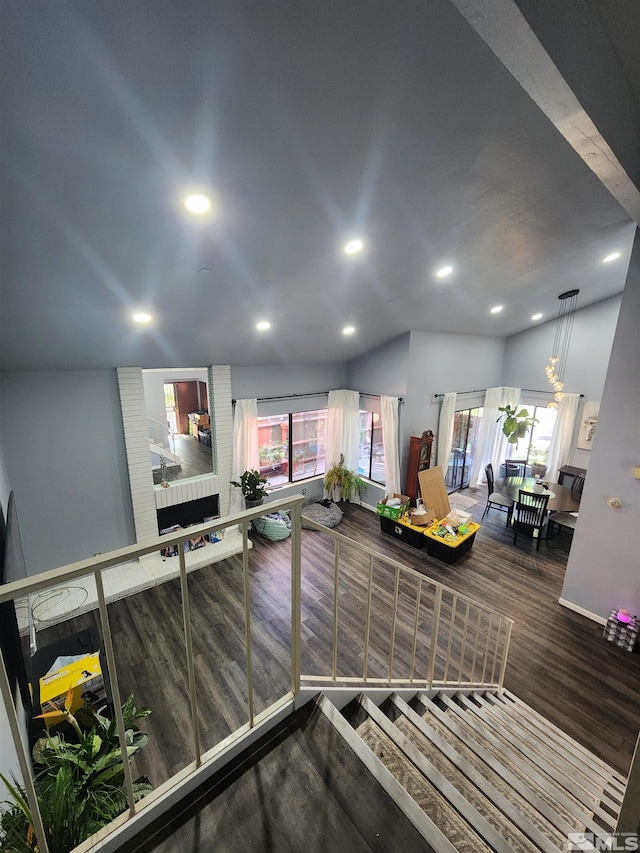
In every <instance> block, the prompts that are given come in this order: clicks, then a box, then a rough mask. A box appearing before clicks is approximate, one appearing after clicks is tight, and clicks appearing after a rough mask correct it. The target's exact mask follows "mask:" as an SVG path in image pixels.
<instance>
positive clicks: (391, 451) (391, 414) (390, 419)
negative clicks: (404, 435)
mask: <svg viewBox="0 0 640 853" xmlns="http://www.w3.org/2000/svg"><path fill="white" fill-rule="evenodd" d="M380 411H381V413H382V444H383V446H384V480H385V485H386V489H387V494H393V493H396V494H401V493H402V489H401V488H400V453H399V452H398V398H397V397H380Z"/></svg>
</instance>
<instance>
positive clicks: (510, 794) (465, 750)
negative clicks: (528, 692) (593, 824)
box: [422, 710, 575, 848]
mask: <svg viewBox="0 0 640 853" xmlns="http://www.w3.org/2000/svg"><path fill="white" fill-rule="evenodd" d="M422 718H423V719H424V720H425V721H426V722H427V723H428V724H429V725H430V726H432V727H433V728H434V729H435V730H436V731H437V732H438V734H440V735H441V736H442V737H443V738H444V739H445V740H447V742H448V743H450V744H451V745H452V746H453V747H454V748H455V749H456V751H457V752H458V753H459V754H460V755H462V756H463V758H465V759H466V760H467V761H468V762H469V763H470V764H471V765H472V766H473V767H475V769H476V770H477V771H478V772H479V773H482V775H483V776H485V777H486V778H487V779H488V780H489V782H490V783H491V784H492V785H493V786H494V787H495V788H496V789H497V790H498V791H500V793H501V794H502V795H503V796H504V797H506V798H507V799H508V800H509V801H510V802H511V803H513V805H514V806H515V807H516V808H517V809H519V810H520V812H521V813H522V814H523V815H524V816H525V817H527V818H528V819H529V820H530V821H531V822H532V823H533V825H534V826H536V827H537V828H538V829H539V830H540V831H541V832H542V833H543V834H544V835H546V836H547V837H548V838H549V839H550V840H551V841H552V842H553V843H554V844H556V846H558V847H560V848H562V847H563V846H564V845H565V843H566V834H564V833H563V832H561V831H560V830H559V829H557V828H556V827H555V826H554V825H553V824H552V823H550V822H549V821H548V820H547V819H546V818H545V817H544V816H543V815H542V814H541V813H540V811H539V810H538V809H537V808H536V807H535V806H533V805H532V804H531V803H530V802H529V801H528V800H527V799H525V797H524V796H523V795H522V794H520V793H519V792H518V791H516V790H515V788H513V787H512V786H511V785H510V784H509V783H508V782H507V781H505V779H504V778H503V776H502V775H501V774H500V773H499V772H497V771H496V770H495V769H494V768H493V767H491V766H489V765H488V764H487V763H486V762H485V761H483V760H482V758H480V757H479V756H478V755H477V754H476V753H475V752H474V751H473V750H472V749H471V747H469V746H467V745H466V744H465V743H464V742H463V741H462V740H461V739H460V738H459V737H458V736H457V735H456V734H454V733H453V732H452V731H451V730H450V729H448V728H447V727H446V726H445V725H444V724H443V723H441V722H440V721H439V720H438V719H436V717H435V716H434V715H433V714H432V713H430V712H429V711H428V710H426V711H425V712H424V713H423V714H422ZM482 746H483V747H484V748H485V749H486V750H487V752H489V753H490V754H491V756H492V757H493V758H494V759H495V760H496V762H497V763H499V764H501V765H504V766H505V767H506V769H508V770H510V771H511V773H513V775H514V776H516V777H517V778H518V779H522V781H523V782H525V783H526V784H527V785H529V786H530V787H531V788H532V790H533V792H534V793H535V795H536V796H537V797H539V798H540V800H542V801H543V803H544V804H545V805H547V806H548V808H549V810H550V811H551V812H553V813H555V814H556V815H557V816H558V817H559V818H560V819H561V820H564V821H565V822H566V824H567V828H569V829H570V828H575V821H573V822H572V817H571V815H569V814H564V813H563V811H562V809H561V808H559V807H558V803H557V802H556V801H555V800H554V799H553V798H552V797H550V796H549V795H548V794H547V793H546V792H545V791H542V790H540V789H536V788H535V786H534V785H532V784H531V780H530V779H529V778H528V777H526V776H524V778H522V777H521V775H520V773H519V772H518V767H517V766H516V765H514V764H513V763H512V762H510V761H509V760H508V759H505V758H504V757H503V756H500V755H499V754H497V755H496V754H495V753H494V752H493V751H492V750H491V749H489V747H488V746H487V745H486V744H482Z"/></svg>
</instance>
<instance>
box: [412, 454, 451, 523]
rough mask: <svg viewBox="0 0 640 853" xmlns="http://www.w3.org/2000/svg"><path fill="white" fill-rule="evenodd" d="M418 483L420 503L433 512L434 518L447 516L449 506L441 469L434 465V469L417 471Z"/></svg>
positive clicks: (449, 510)
mask: <svg viewBox="0 0 640 853" xmlns="http://www.w3.org/2000/svg"><path fill="white" fill-rule="evenodd" d="M418 482H419V483H420V494H421V495H422V503H423V504H424V505H425V506H426V507H429V509H432V510H433V511H434V512H435V517H436V518H444V517H445V516H447V515H449V513H450V512H451V504H450V503H449V495H448V494H447V487H446V486H445V483H444V475H443V473H442V468H441V467H440V466H439V465H436V467H435V468H426V469H425V470H424V471H418Z"/></svg>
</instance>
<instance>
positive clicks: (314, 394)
mask: <svg viewBox="0 0 640 853" xmlns="http://www.w3.org/2000/svg"><path fill="white" fill-rule="evenodd" d="M332 390H335V389H332ZM330 393H331V392H330V391H310V392H309V393H308V394H279V395H277V396H275V397H258V403H267V402H269V401H271V400H293V399H294V398H298V397H320V396H322V395H323V394H330ZM358 393H359V394H360V396H361V397H380V396H381V395H380V394H367V393H366V392H365V391H359V392H358ZM231 402H232V403H234V404H235V403H237V402H238V401H237V400H232V401H231ZM398 402H399V403H404V400H403V399H402V397H398Z"/></svg>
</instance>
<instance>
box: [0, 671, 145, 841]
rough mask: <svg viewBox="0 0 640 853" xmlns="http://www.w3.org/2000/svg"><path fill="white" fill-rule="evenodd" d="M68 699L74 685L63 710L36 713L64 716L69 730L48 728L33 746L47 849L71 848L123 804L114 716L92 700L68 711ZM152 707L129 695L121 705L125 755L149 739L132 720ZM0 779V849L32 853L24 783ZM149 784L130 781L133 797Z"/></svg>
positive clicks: (121, 766) (31, 824) (142, 793)
mask: <svg viewBox="0 0 640 853" xmlns="http://www.w3.org/2000/svg"><path fill="white" fill-rule="evenodd" d="M72 701H73V690H72V688H69V691H68V693H67V697H66V700H65V704H64V708H63V709H62V710H60V711H48V712H47V713H45V714H41V715H40V717H43V718H45V719H50V720H51V721H52V722H54V721H56V720H57V719H58V718H59V719H60V720H61V721H62V720H65V721H66V722H67V723H68V724H69V726H70V730H69V733H68V734H66V735H65V734H62V733H60V734H50V733H48V734H47V735H46V736H45V737H42V738H40V739H39V740H38V741H37V742H36V744H35V746H34V747H33V761H34V778H33V784H34V787H35V790H36V796H37V798H38V805H39V807H40V812H41V814H42V819H43V823H44V827H45V834H46V839H47V843H48V847H49V850H50V851H51V853H66V851H68V850H71V849H72V848H75V847H76V846H77V845H79V844H81V843H82V842H83V841H84V840H85V839H86V838H88V837H89V836H90V835H93V833H95V832H98V831H99V830H100V829H101V828H102V827H103V826H106V824H108V823H109V822H110V821H111V820H113V819H114V818H115V817H117V816H118V815H119V814H122V812H123V811H125V810H126V808H127V792H126V787H125V775H124V764H123V760H122V753H121V750H120V741H119V737H118V730H117V726H116V722H115V720H112V719H108V718H107V717H105V716H103V714H102V713H101V711H102V709H97V708H96V707H95V706H94V705H92V704H91V703H85V704H84V705H83V706H82V707H80V708H79V709H78V710H77V711H74V712H73V713H71V710H70V709H71V706H72ZM150 713H151V712H150V711H149V709H148V708H136V706H135V704H134V701H133V696H130V697H129V698H128V699H127V701H126V702H125V703H124V705H123V706H122V716H123V719H124V725H125V738H126V742H127V756H128V759H129V760H130V759H131V758H132V757H133V756H134V755H135V753H136V752H138V750H140V749H143V748H144V747H145V746H146V745H147V743H148V741H149V738H148V737H147V735H146V734H144V733H143V732H140V731H138V728H137V726H136V725H135V721H136V720H138V719H140V718H142V717H146V716H147V715H148V714H150ZM0 779H1V780H2V782H4V785H5V787H6V789H7V791H8V793H9V796H10V798H11V799H10V800H9V801H8V803H9V808H7V809H6V810H5V811H4V812H3V813H2V815H1V816H0V837H1V838H0V850H7V851H14V853H18V851H24V853H35V851H37V850H38V849H40V847H39V845H38V843H37V840H36V837H35V835H34V820H33V816H32V814H31V810H30V808H29V804H28V802H27V798H26V793H25V791H24V788H23V787H22V786H21V785H20V784H19V783H18V782H17V781H16V780H15V779H13V781H12V782H10V781H9V780H8V779H6V778H5V777H4V776H0ZM152 790H153V788H152V786H151V785H150V784H149V782H148V781H145V780H138V781H136V782H134V783H133V795H134V799H135V800H136V801H137V800H139V799H141V798H142V797H144V796H145V794H147V793H149V792H150V791H152Z"/></svg>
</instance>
